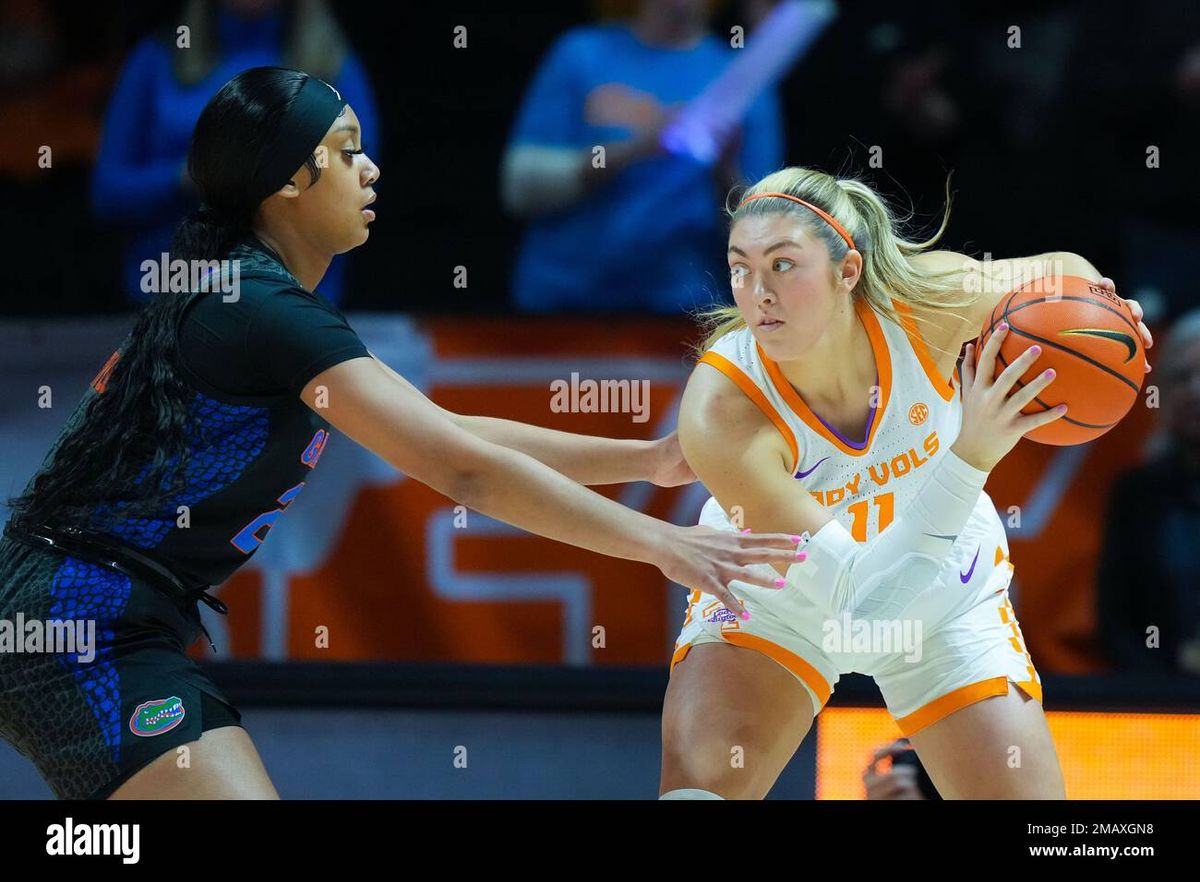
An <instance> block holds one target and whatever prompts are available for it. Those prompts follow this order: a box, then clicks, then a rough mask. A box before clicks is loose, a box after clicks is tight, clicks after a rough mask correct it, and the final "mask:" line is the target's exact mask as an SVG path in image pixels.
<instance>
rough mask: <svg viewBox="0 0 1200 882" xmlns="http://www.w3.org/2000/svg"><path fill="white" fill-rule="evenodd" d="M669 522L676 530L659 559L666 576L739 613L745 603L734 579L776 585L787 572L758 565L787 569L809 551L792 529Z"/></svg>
mask: <svg viewBox="0 0 1200 882" xmlns="http://www.w3.org/2000/svg"><path fill="white" fill-rule="evenodd" d="M669 526H671V527H672V529H671V530H670V531H668V534H667V538H666V539H665V540H664V542H663V545H662V547H661V549H660V553H659V555H658V561H656V565H657V566H658V568H659V569H660V570H662V572H663V575H665V576H666V577H667V578H668V579H670V580H671V581H672V582H678V583H679V584H680V585H683V586H685V587H687V588H692V589H697V588H698V589H699V590H700V591H703V592H704V593H705V594H711V595H713V596H714V597H716V598H717V599H718V600H720V601H721V602H722V603H723V604H725V606H726V608H728V609H729V610H730V611H732V612H733V614H734V615H736V616H738V617H739V618H743V616H742V613H744V612H746V605H745V603H743V602H742V600H741V599H740V598H739V597H738V596H737V595H735V594H734V593H733V592H732V591H731V590H730V588H729V583H730V582H733V581H735V580H736V581H739V582H746V583H748V584H750V585H756V586H758V587H759V588H771V589H778V588H780V587H781V586H782V583H783V577H782V576H781V575H780V574H779V573H777V572H775V571H774V570H772V569H767V568H764V567H756V566H755V565H756V564H770V565H771V566H773V567H777V568H779V569H781V570H783V571H784V572H787V568H788V567H790V566H791V565H792V564H794V563H799V562H800V561H803V560H804V559H805V558H806V557H807V556H808V554H807V552H804V551H797V547H798V545H799V541H800V537H799V536H794V535H790V534H788V533H734V532H732V531H730V530H716V529H713V528H712V527H702V526H697V527H678V526H674V525H669ZM752 567H753V569H752Z"/></svg>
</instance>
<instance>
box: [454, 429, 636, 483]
mask: <svg viewBox="0 0 1200 882" xmlns="http://www.w3.org/2000/svg"><path fill="white" fill-rule="evenodd" d="M451 418H452V419H453V420H454V421H455V422H456V423H458V425H459V426H461V427H462V428H464V429H466V430H467V431H468V432H470V433H471V434H473V435H475V436H476V437H478V438H482V439H484V440H485V441H491V442H492V443H493V444H499V445H500V446H502V447H507V448H510V449H511V450H519V451H520V452H521V453H524V454H526V455H527V456H532V457H533V458H534V459H536V460H538V461H539V462H541V463H544V464H545V465H548V466H549V467H550V468H552V469H554V470H555V471H556V472H561V473H562V474H564V475H566V476H567V477H568V478H570V479H571V480H573V481H578V482H579V483H580V484H623V483H625V482H627V481H648V480H650V474H651V471H652V469H653V465H654V461H653V457H654V450H655V446H654V442H653V441H638V440H635V439H624V438H598V437H595V436H593V435H576V434H574V433H572V432H560V431H558V430H557V429H546V428H543V427H542V426H533V425H530V424H528V423H519V422H515V421H513V420H504V419H498V418H496V417H485V416H463V415H458V414H455V415H453V416H452V417H451Z"/></svg>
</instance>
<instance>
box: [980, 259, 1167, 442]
mask: <svg viewBox="0 0 1200 882" xmlns="http://www.w3.org/2000/svg"><path fill="white" fill-rule="evenodd" d="M1002 321H1006V322H1008V326H1009V331H1008V334H1007V335H1006V336H1005V338H1004V340H1003V341H1002V342H1001V344H1000V353H999V357H998V358H997V359H996V376H1000V373H1001V372H1002V371H1003V370H1004V369H1005V368H1006V367H1007V366H1008V365H1010V364H1011V363H1012V362H1013V360H1014V359H1016V358H1018V357H1020V355H1021V353H1023V352H1024V351H1025V350H1026V349H1028V348H1029V347H1030V346H1033V345H1034V344H1035V343H1036V344H1039V345H1040V346H1041V347H1042V354H1041V355H1039V356H1038V359H1037V361H1035V362H1034V363H1033V365H1032V366H1031V367H1030V368H1029V370H1028V371H1026V373H1025V374H1024V375H1023V376H1022V377H1021V378H1020V379H1019V380H1017V382H1016V384H1015V385H1014V387H1013V390H1012V391H1014V392H1015V391H1016V390H1017V389H1019V388H1020V387H1022V386H1024V385H1025V384H1026V383H1029V382H1031V381H1032V380H1034V379H1035V378H1036V377H1037V376H1038V375H1039V374H1041V373H1042V372H1043V371H1045V370H1046V369H1047V368H1054V372H1055V376H1054V379H1053V380H1052V381H1051V382H1050V385H1049V386H1047V387H1046V389H1045V390H1044V391H1043V392H1042V394H1041V395H1039V396H1038V397H1037V398H1035V399H1034V400H1033V401H1031V402H1030V403H1029V404H1027V405H1026V406H1025V408H1024V410H1022V411H1021V412H1022V413H1026V414H1033V413H1040V412H1042V411H1045V410H1050V409H1051V408H1053V407H1057V406H1058V405H1060V404H1063V403H1064V402H1065V403H1066V405H1067V413H1066V415H1065V416H1063V417H1060V418H1059V419H1057V420H1055V421H1054V422H1052V423H1049V424H1047V425H1045V426H1040V427H1038V428H1036V429H1034V430H1033V431H1032V432H1030V433H1028V434H1027V435H1026V436H1025V437H1026V438H1031V439H1032V440H1034V441H1038V442H1041V443H1042V444H1056V445H1068V444H1082V443H1083V442H1085V441H1091V440H1092V439H1093V438H1099V437H1100V436H1101V435H1103V434H1104V433H1105V432H1107V431H1108V430H1109V429H1111V428H1112V427H1113V426H1115V425H1116V424H1117V423H1119V422H1120V421H1121V418H1122V417H1124V416H1125V414H1127V413H1129V409H1130V408H1131V407H1133V403H1134V402H1135V401H1136V400H1137V398H1138V394H1139V393H1140V392H1141V388H1142V379H1143V378H1144V377H1145V373H1146V355H1145V352H1144V351H1143V349H1142V338H1141V335H1140V334H1139V333H1138V330H1137V322H1136V321H1134V319H1133V314H1132V313H1131V312H1130V311H1129V308H1128V307H1127V306H1126V305H1125V303H1124V302H1123V301H1122V300H1121V298H1119V297H1117V296H1115V295H1113V294H1110V293H1109V292H1108V291H1106V290H1104V289H1103V288H1101V287H1100V286H1099V285H1097V284H1095V283H1094V282H1089V281H1088V280H1087V279H1083V278H1080V277H1079V276H1062V277H1058V278H1046V279H1036V280H1034V281H1032V282H1030V283H1029V284H1026V285H1022V286H1021V287H1020V288H1017V289H1016V290H1014V291H1011V292H1009V293H1008V294H1005V295H1004V296H1003V297H1002V298H1000V302H999V303H997V304H996V308H995V309H993V310H992V315H991V317H990V318H989V319H988V321H987V323H986V324H985V325H984V328H983V330H982V333H981V334H980V336H979V340H978V347H979V348H980V349H982V348H983V347H984V345H986V343H987V341H988V338H989V337H990V336H991V334H992V331H993V329H995V327H996V326H997V325H998V324H1000V322H1002ZM1010 394H1011V393H1010Z"/></svg>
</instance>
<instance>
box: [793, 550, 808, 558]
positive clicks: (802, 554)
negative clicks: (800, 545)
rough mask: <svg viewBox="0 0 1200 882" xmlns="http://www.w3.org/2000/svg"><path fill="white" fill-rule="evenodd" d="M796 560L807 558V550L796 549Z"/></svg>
mask: <svg viewBox="0 0 1200 882" xmlns="http://www.w3.org/2000/svg"><path fill="white" fill-rule="evenodd" d="M796 560H808V552H807V551H797V552H796Z"/></svg>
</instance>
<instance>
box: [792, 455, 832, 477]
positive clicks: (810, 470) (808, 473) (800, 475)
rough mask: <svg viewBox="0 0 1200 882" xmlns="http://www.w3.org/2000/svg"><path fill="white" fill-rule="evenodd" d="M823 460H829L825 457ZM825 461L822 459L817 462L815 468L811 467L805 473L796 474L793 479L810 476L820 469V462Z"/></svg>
mask: <svg viewBox="0 0 1200 882" xmlns="http://www.w3.org/2000/svg"><path fill="white" fill-rule="evenodd" d="M825 459H829V457H828V456H827V457H825ZM825 459H822V460H821V461H820V462H818V463H817V464H816V465H815V466H813V467H812V468H811V469H809V470H808V471H807V472H796V474H795V475H793V477H795V478H807V477H808V476H809V475H811V474H812V473H813V472H815V471H816V470H817V469H818V468H820V466H821V463H822V462H824V461H825Z"/></svg>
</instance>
